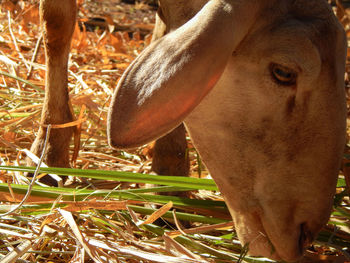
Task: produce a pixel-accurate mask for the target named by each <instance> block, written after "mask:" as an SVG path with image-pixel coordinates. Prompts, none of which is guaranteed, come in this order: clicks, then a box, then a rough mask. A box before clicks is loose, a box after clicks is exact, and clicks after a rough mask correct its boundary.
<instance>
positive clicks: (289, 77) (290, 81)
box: [270, 63, 297, 86]
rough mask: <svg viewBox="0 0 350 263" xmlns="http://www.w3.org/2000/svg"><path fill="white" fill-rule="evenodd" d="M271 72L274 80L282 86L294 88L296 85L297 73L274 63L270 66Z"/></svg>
mask: <svg viewBox="0 0 350 263" xmlns="http://www.w3.org/2000/svg"><path fill="white" fill-rule="evenodd" d="M270 72H271V75H272V77H273V79H274V80H275V81H276V82H277V83H278V84H280V85H283V86H292V85H295V84H296V81H297V73H296V72H295V71H294V70H292V69H290V68H287V67H285V66H282V65H278V64H273V63H272V64H271V65H270Z"/></svg>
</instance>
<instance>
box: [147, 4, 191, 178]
mask: <svg viewBox="0 0 350 263" xmlns="http://www.w3.org/2000/svg"><path fill="white" fill-rule="evenodd" d="M166 31H167V25H166V22H165V18H164V15H163V13H162V9H161V8H159V9H158V12H157V16H156V27H155V29H154V31H153V39H152V41H155V40H157V39H158V38H161V37H162V36H163V35H164V34H166ZM186 149H187V142H186V130H185V127H184V125H183V124H181V125H180V126H179V127H177V128H176V129H175V130H173V131H172V132H170V133H169V134H167V135H165V136H164V137H162V138H160V139H158V140H157V141H156V143H155V146H154V154H153V162H152V170H153V171H154V172H156V173H157V174H160V175H173V176H188V173H189V169H190V163H189V158H188V155H187V154H186Z"/></svg>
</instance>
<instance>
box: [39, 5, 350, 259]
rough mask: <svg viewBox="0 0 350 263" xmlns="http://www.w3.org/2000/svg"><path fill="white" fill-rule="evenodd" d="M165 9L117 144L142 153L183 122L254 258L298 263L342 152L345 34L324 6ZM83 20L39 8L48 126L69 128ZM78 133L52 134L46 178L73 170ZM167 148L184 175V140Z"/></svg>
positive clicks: (114, 110)
mask: <svg viewBox="0 0 350 263" xmlns="http://www.w3.org/2000/svg"><path fill="white" fill-rule="evenodd" d="M160 5H161V8H160V9H159V12H158V17H157V24H156V30H155V34H154V35H155V41H154V42H153V43H152V44H151V45H150V46H149V47H148V48H146V49H145V51H144V52H143V53H142V54H141V55H140V56H139V57H138V58H137V59H136V60H135V61H134V62H133V63H132V65H131V66H130V67H129V68H128V69H127V71H126V72H125V74H124V76H123V77H122V79H121V81H120V82H119V85H118V87H117V90H116V93H115V94H114V97H113V101H112V104H111V108H110V112H109V123H108V135H109V142H110V144H111V145H112V146H114V147H117V148H126V147H135V146H138V145H142V144H144V143H146V142H149V141H151V140H153V139H156V138H159V137H160V136H162V135H164V134H167V133H168V132H169V131H171V130H173V129H174V128H176V127H177V126H178V125H180V124H181V123H182V122H183V121H184V122H185V125H186V127H187V129H188V131H189V133H190V135H191V137H192V139H193V141H194V143H195V146H196V148H197V149H198V151H199V152H200V155H201V157H202V159H203V160H204V162H205V163H206V165H207V167H208V168H209V170H210V172H211V174H212V176H213V178H214V179H215V181H216V183H217V185H218V187H219V188H220V191H221V192H222V194H223V196H224V197H225V200H226V203H227V205H228V207H229V209H230V212H231V214H232V217H233V219H234V221H235V226H236V229H237V232H238V236H239V238H240V240H241V242H242V243H243V244H249V252H250V254H252V255H262V256H266V257H270V258H275V259H283V260H286V261H293V260H296V259H298V258H299V257H300V256H301V255H302V253H303V250H304V248H305V247H306V246H307V245H308V244H309V243H310V242H311V241H312V240H313V238H314V237H315V236H316V234H317V232H318V231H319V229H320V228H321V227H322V226H323V225H324V224H325V223H326V222H327V220H328V217H329V213H330V210H331V206H332V199H333V195H334V190H335V183H336V179H337V172H338V169H339V164H340V159H341V155H342V151H343V146H344V142H345V118H346V107H345V94H344V79H343V76H344V68H345V51H346V43H345V35H344V31H343V29H342V27H341V26H340V24H339V23H338V21H337V20H336V18H335V17H334V15H333V13H332V10H331V9H330V7H329V6H328V4H327V2H326V1H325V0H244V1H240V0H177V1H172V0H160ZM75 9H76V7H75V0H61V1H57V0H41V8H40V10H41V19H42V23H43V28H44V35H45V48H46V54H47V88H46V97H45V105H44V108H43V115H42V123H46V124H47V123H65V122H69V121H71V120H72V115H71V113H70V110H69V106H68V104H67V101H68V93H67V88H66V82H67V80H66V79H67V60H68V59H67V58H68V52H69V45H70V39H71V35H72V32H73V28H74V19H75V12H76V10H75ZM165 33H167V34H166V35H165V36H163V35H164V34H165ZM158 38H159V39H158ZM156 39H158V40H156ZM181 129H182V130H181ZM44 132H45V128H41V129H40V131H39V136H38V138H37V139H36V141H35V143H34V145H33V148H32V150H33V151H34V152H35V153H39V152H40V150H41V149H42V145H43V138H44ZM72 132H73V129H60V130H52V134H51V137H50V141H49V153H48V156H47V158H46V162H47V163H48V164H49V165H50V166H68V165H69V162H68V144H69V140H70V137H71V135H72ZM167 136H168V137H170V141H173V142H177V143H179V145H178V147H175V148H174V149H175V150H173V151H172V152H173V153H175V155H179V156H180V159H179V160H180V162H179V163H180V164H184V163H185V170H186V169H187V168H186V158H185V155H184V154H183V149H184V146H183V145H184V144H183V142H184V132H183V128H181V127H180V128H178V129H176V130H175V133H174V132H172V133H169V134H168V135H167ZM181 137H182V139H181ZM179 138H180V139H179ZM160 143H161V145H160V147H159V149H160V150H161V151H159V152H158V156H161V157H162V156H166V153H167V152H169V151H168V150H167V148H168V145H170V144H169V140H167V139H164V140H162V141H161V142H160ZM162 151H163V153H162ZM170 152H171V151H170ZM156 156H157V155H156ZM164 160H168V158H164ZM163 162H165V161H160V163H163ZM174 168H175V169H174ZM162 169H163V168H162ZM169 171H177V169H176V166H174V167H173V169H169Z"/></svg>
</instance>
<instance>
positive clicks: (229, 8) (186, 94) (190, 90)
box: [107, 0, 259, 148]
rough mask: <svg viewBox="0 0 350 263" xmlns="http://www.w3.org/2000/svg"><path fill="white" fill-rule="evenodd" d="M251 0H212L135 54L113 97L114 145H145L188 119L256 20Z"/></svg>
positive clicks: (110, 123) (111, 127)
mask: <svg viewBox="0 0 350 263" xmlns="http://www.w3.org/2000/svg"><path fill="white" fill-rule="evenodd" d="M251 2H253V3H254V2H255V1H251V0H245V1H231V0H230V1H226V0H211V1H209V2H208V3H207V4H206V5H205V6H204V7H203V8H202V10H201V11H200V12H199V13H198V14H197V15H196V16H195V17H194V18H192V19H191V20H190V21H188V22H187V23H186V24H184V25H183V26H181V27H180V28H178V29H177V30H175V31H173V32H171V33H169V34H167V35H165V36H164V37H163V38H161V39H159V40H158V41H155V42H153V43H152V44H151V45H150V46H149V47H147V48H146V49H145V50H144V51H143V52H142V53H141V54H140V55H139V57H137V58H136V59H135V61H134V62H133V63H132V64H131V65H130V66H129V68H128V69H127V70H126V72H125V73H124V75H123V76H122V78H121V80H120V81H119V83H118V86H117V89H116V91H115V93H114V95H113V98H112V103H111V106H110V109H109V113H108V130H107V133H108V140H109V144H110V145H111V146H113V147H116V148H131V147H136V146H140V145H143V144H145V143H147V142H149V141H151V140H154V139H156V138H158V137H160V136H162V135H164V134H165V133H167V132H169V131H171V130H172V129H173V128H175V127H176V126H177V125H179V124H180V123H181V122H182V121H183V120H184V118H185V117H186V116H187V115H188V114H189V113H190V112H191V111H192V110H193V109H194V108H195V107H196V106H197V105H198V104H199V103H200V102H201V100H202V99H203V98H204V96H205V95H206V94H207V93H208V92H209V91H210V90H211V88H213V86H214V85H215V84H216V82H217V81H218V79H219V78H220V76H221V74H222V72H223V71H224V69H225V66H226V64H227V61H228V59H229V58H230V57H231V55H232V52H233V50H234V49H235V48H236V47H237V45H238V44H239V42H240V41H241V40H242V39H243V37H244V36H245V35H246V34H247V32H248V30H249V28H250V26H251V25H252V23H253V22H254V15H252V13H253V12H252V11H251V10H252V8H253V10H254V7H255V9H256V6H254V4H253V6H252V4H251ZM256 2H259V1H256ZM248 3H249V4H248Z"/></svg>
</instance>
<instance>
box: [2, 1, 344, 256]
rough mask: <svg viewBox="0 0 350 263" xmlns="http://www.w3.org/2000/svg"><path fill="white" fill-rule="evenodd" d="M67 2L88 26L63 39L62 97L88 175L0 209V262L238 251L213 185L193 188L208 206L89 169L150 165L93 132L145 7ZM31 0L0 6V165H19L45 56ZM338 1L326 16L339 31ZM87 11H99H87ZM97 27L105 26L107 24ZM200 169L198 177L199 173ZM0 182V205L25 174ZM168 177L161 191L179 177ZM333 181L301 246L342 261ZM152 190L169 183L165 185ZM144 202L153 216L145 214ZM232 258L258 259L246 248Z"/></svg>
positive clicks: (34, 122)
mask: <svg viewBox="0 0 350 263" xmlns="http://www.w3.org/2000/svg"><path fill="white" fill-rule="evenodd" d="M78 2H79V4H80V6H79V10H80V11H79V18H78V20H79V22H80V23H85V25H87V28H88V29H89V27H92V28H94V29H95V30H94V31H88V30H78V29H77V30H76V32H75V34H74V38H73V42H72V52H71V59H70V66H69V88H70V98H71V102H72V105H74V112H75V114H76V116H77V118H78V119H79V120H80V121H81V122H82V126H83V128H82V129H81V134H80V144H81V148H80V152H79V155H78V157H77V159H76V160H74V162H73V163H74V167H75V168H80V169H84V170H86V169H88V170H89V171H92V173H91V174H88V175H85V177H74V178H75V179H74V181H73V182H72V181H71V182H70V183H71V184H70V187H69V188H58V189H57V190H52V189H49V190H47V189H48V188H45V187H40V186H35V187H34V188H33V190H32V196H31V198H30V200H27V201H28V202H26V203H25V204H24V205H23V206H22V207H21V209H20V210H17V211H16V212H15V213H13V214H11V215H7V216H3V217H1V219H0V256H1V255H2V256H6V260H8V261H6V260H5V259H3V261H1V262H14V260H15V259H16V258H18V257H19V258H20V260H22V261H18V262H90V261H91V262H93V261H95V262H232V261H239V260H240V259H239V257H240V255H244V254H245V252H246V248H242V247H240V245H239V243H238V241H237V240H236V239H235V233H234V231H233V230H232V222H230V221H229V218H230V217H229V214H228V212H227V209H225V206H223V202H222V199H221V197H220V196H219V195H218V194H217V192H207V191H206V192H204V191H200V193H196V194H194V196H193V197H194V198H196V199H206V200H209V201H208V202H207V203H206V204H207V205H206V207H209V209H205V207H203V205H202V202H201V201H203V200H198V202H194V203H188V200H186V199H181V198H176V197H169V198H166V199H164V198H163V197H159V196H157V195H145V193H144V192H142V191H141V192H140V191H139V190H138V189H137V188H138V187H137V186H138V184H137V183H136V182H134V183H127V182H130V180H127V179H125V180H123V179H122V178H123V174H115V175H114V176H113V175H110V174H108V175H103V174H102V172H101V170H106V171H108V170H109V171H114V170H118V171H126V172H134V173H150V161H151V155H152V152H151V150H150V149H151V148H150V146H145V147H143V148H140V149H137V150H135V151H133V152H124V151H114V150H111V149H110V148H109V147H108V146H107V142H106V134H105V130H106V112H107V108H108V104H109V101H110V97H111V95H112V93H113V89H114V87H115V86H116V83H117V82H118V79H119V77H120V76H121V75H122V73H123V71H124V70H125V68H126V67H127V66H128V65H129V63H130V62H131V61H132V60H133V58H135V57H136V56H137V55H138V54H139V53H140V52H141V50H142V49H143V48H144V47H145V46H146V45H147V44H148V42H149V41H150V32H151V30H152V28H153V23H154V10H152V7H150V6H148V5H145V4H143V3H142V2H141V3H139V4H137V5H126V4H117V2H118V1H117V0H115V1H102V0H100V1H88V0H86V1H85V2H84V1H82V0H80V1H78ZM37 7H38V1H36V0H26V1H19V2H18V5H17V6H13V5H12V4H11V1H4V0H3V1H2V5H1V9H2V10H1V12H0V32H1V35H0V52H1V54H0V77H1V83H0V120H1V122H0V165H3V166H18V165H24V164H25V162H24V158H25V156H26V154H25V151H23V149H29V148H30V146H31V144H32V142H33V140H34V138H35V135H36V132H37V130H38V127H39V122H40V111H41V107H42V102H43V94H44V93H43V92H44V75H45V66H44V61H45V58H44V53H43V47H42V44H41V39H40V31H39V26H38V11H37ZM338 11H339V10H338ZM345 11H346V10H344V11H343V12H342V13H341V12H338V14H339V17H340V18H341V19H342V21H343V23H344V26H345V28H346V29H347V30H349V29H350V27H349V26H350V23H349V19H348V17H347V12H345ZM93 13H94V14H98V17H102V18H104V20H96V19H88V18H89V17H90V18H91V17H93V15H92V14H93ZM77 27H78V26H77ZM106 28H109V29H115V30H116V31H115V32H114V33H107V31H106V30H105V29H106ZM349 62H350V61H349V59H348V64H347V71H348V73H347V75H346V83H347V89H348V88H349V85H350V84H349V77H348V76H349V72H350V67H349V65H350V63H349ZM78 116H80V117H78ZM349 132H350V130H349ZM73 145H74V144H73V143H72V149H71V150H72V152H73V151H74V146H73ZM347 156H350V152H349V150H347V153H346V154H345V158H344V163H345V164H346V163H350V157H349V158H347ZM190 157H191V162H192V166H191V173H192V175H193V177H198V170H201V169H199V168H202V167H199V166H198V162H197V155H196V152H195V151H194V150H191V151H190ZM93 171H95V172H93ZM343 171H344V172H345V175H348V174H350V173H349V172H348V168H347V166H346V165H345V166H344V169H343ZM52 172H53V173H56V174H60V173H64V172H65V171H62V170H53V171H52ZM70 174H73V172H71V173H70ZM203 174H204V176H205V175H206V172H205V171H203ZM103 176H106V177H103ZM108 176H110V177H108ZM118 176H119V177H118ZM348 176H349V175H348ZM102 177H103V178H102ZM98 178H101V179H104V180H99V179H98ZM106 179H108V180H106ZM153 179H154V178H151V177H147V176H145V177H144V178H141V179H140V181H139V182H140V183H147V182H154V181H152V180H153ZM0 181H1V182H2V184H0V213H4V212H6V211H8V210H9V209H12V208H13V207H14V206H15V205H16V204H18V202H19V201H20V200H21V199H22V198H23V195H24V193H25V192H26V189H27V188H28V187H27V185H28V182H27V181H26V179H25V178H24V177H23V173H22V172H20V171H19V169H17V170H16V169H12V170H11V171H9V170H7V171H6V170H0ZM124 181H125V182H124ZM121 182H123V183H121ZM12 183H14V184H12ZM188 183H189V184H188V185H186V187H192V188H193V189H207V190H209V189H212V188H210V187H209V186H208V187H207V188H205V187H202V188H201V186H198V185H196V183H197V181H196V182H195V181H193V182H192V181H191V182H190V181H189V182H188ZM10 184H12V185H11V186H10ZM170 185H171V184H170ZM172 185H173V186H174V188H173V190H178V189H179V188H177V187H180V186H179V185H176V184H172ZM72 186H74V187H75V188H72ZM339 186H340V187H339V188H338V195H337V197H338V199H337V202H338V203H336V204H337V205H338V206H337V207H335V212H334V214H333V216H332V218H331V223H330V224H329V225H328V226H327V228H325V229H324V231H323V232H322V233H321V235H320V237H319V238H318V241H317V242H316V243H315V245H314V246H313V247H312V248H311V249H310V250H309V251H308V253H307V256H306V258H305V260H304V262H315V261H317V262H345V261H346V260H348V261H350V259H349V254H347V253H349V250H346V247H349V246H350V230H349V227H350V206H349V197H348V192H346V191H345V181H344V175H342V176H341V179H340V181H339ZM9 189H10V191H9ZM106 189H110V190H106ZM123 189H128V190H123ZM160 190H161V189H155V190H152V189H151V190H149V192H152V191H154V192H159V191H160ZM163 190H167V191H169V188H167V189H163ZM87 200H88V202H87ZM169 200H171V202H169ZM210 202H212V203H210ZM154 203H157V204H161V205H163V206H162V207H161V208H159V206H158V207H157V209H154V207H152V206H151V204H154ZM189 204H190V205H189ZM144 205H147V206H148V207H146V208H145V207H144ZM174 207H181V208H182V209H183V210H184V213H177V214H175V216H174V215H173V210H174ZM152 212H154V214H152V215H150V216H149V215H148V216H146V214H151V213H152ZM161 217H162V218H163V217H164V218H171V219H172V221H173V222H172V224H169V223H167V224H165V225H164V226H162V227H159V226H157V225H155V224H153V221H154V220H156V219H158V221H159V218H161ZM174 218H175V222H174ZM177 219H178V220H182V221H181V222H185V223H186V220H190V221H192V222H193V223H192V225H191V228H190V229H186V230H185V232H186V233H184V232H183V231H182V229H184V227H182V226H181V225H180V223H179V222H177V221H178V220H177ZM179 229H180V230H179ZM341 229H342V230H341ZM14 248H16V250H15V249H14ZM12 256H13V257H12ZM11 257H12V258H11ZM84 260H85V261H84ZM244 260H245V261H247V262H253V261H259V262H261V261H263V262H265V261H267V260H266V259H251V258H248V257H246V258H245V259H244Z"/></svg>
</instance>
